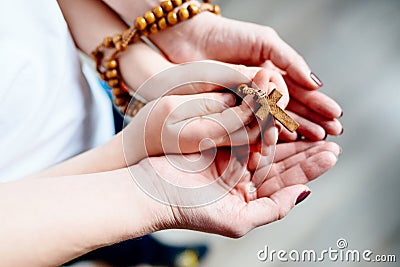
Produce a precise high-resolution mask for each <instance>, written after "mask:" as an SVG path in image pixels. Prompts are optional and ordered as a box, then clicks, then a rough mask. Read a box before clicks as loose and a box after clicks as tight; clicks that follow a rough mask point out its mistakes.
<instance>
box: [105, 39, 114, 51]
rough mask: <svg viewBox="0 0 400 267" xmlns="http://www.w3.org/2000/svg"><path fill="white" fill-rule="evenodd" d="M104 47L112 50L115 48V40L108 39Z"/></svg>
mask: <svg viewBox="0 0 400 267" xmlns="http://www.w3.org/2000/svg"><path fill="white" fill-rule="evenodd" d="M103 45H104V47H106V48H111V47H113V46H114V43H113V39H112V38H111V37H106V38H104V40H103Z"/></svg>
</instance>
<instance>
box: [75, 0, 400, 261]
mask: <svg viewBox="0 0 400 267" xmlns="http://www.w3.org/2000/svg"><path fill="white" fill-rule="evenodd" d="M214 2H215V3H217V4H219V5H221V7H222V11H223V15H224V16H226V17H229V18H234V19H238V20H244V21H249V22H254V23H258V24H262V25H268V26H271V27H273V28H274V29H275V30H276V31H277V32H278V33H279V35H280V36H281V38H283V39H284V40H285V41H286V42H288V43H289V44H290V45H291V46H293V47H294V48H295V49H296V50H297V51H298V52H299V53H300V54H301V55H302V56H303V57H304V58H305V59H306V60H307V62H308V63H309V65H310V66H311V68H312V70H313V71H314V72H315V73H316V74H317V75H318V76H319V77H320V78H321V79H322V81H323V82H324V84H325V86H324V87H323V89H322V91H323V92H325V93H326V94H328V95H329V96H331V97H333V98H334V99H336V100H337V101H338V102H339V103H340V105H341V106H342V108H343V110H344V116H343V118H342V119H341V121H342V123H343V125H344V134H343V135H342V136H340V137H338V138H331V139H330V140H332V141H335V142H337V143H339V144H340V145H341V146H342V148H343V153H342V155H341V156H340V158H339V161H338V163H337V165H336V166H335V167H334V168H333V169H332V170H330V171H329V172H328V173H326V174H325V175H323V177H321V178H320V179H318V180H316V181H314V182H312V183H311V184H310V185H309V186H310V188H311V190H312V194H311V196H310V197H309V198H307V200H306V201H305V202H304V203H302V204H301V205H299V206H298V207H296V208H295V209H294V210H293V211H291V213H290V214H289V215H288V216H287V217H286V218H285V219H283V220H282V221H279V222H278V223H273V224H271V225H267V226H265V227H262V228H258V229H256V230H253V231H252V232H251V233H249V234H248V235H246V236H245V237H243V238H241V239H239V240H233V239H228V238H224V237H220V236H214V235H208V234H201V233H196V232H191V231H180V230H179V231H178V230H170V231H164V232H160V233H156V234H155V236H156V237H157V238H158V239H159V240H161V241H166V243H168V244H174V245H185V246H186V245H190V244H193V245H195V244H199V243H206V244H208V245H209V246H210V252H209V254H208V256H207V258H206V260H205V261H204V262H203V263H202V264H201V266H203V267H221V266H231V267H236V266H238V267H239V266H240V267H243V266H251V267H253V266H287V265H291V264H295V265H296V266H310V265H311V266H319V265H322V264H324V265H327V266H338V265H341V264H346V266H365V262H359V263H354V262H351V263H341V262H331V261H329V260H325V262H324V263H310V262H303V263H301V262H297V263H293V262H292V263H290V262H289V263H283V262H280V261H278V260H276V258H275V260H274V261H273V262H271V261H270V260H267V261H266V262H261V261H260V260H258V258H257V253H258V251H260V250H263V249H265V246H268V248H269V249H270V250H272V249H273V250H277V251H278V250H280V249H283V250H286V251H288V252H289V251H291V250H294V249H296V250H298V251H300V252H301V251H303V250H311V249H313V250H315V251H316V252H317V253H319V252H321V251H322V250H324V249H329V247H332V248H333V249H337V245H336V242H337V241H338V239H345V240H346V242H347V244H348V247H347V248H348V249H357V250H359V251H364V250H366V249H369V250H371V251H373V255H377V254H382V255H393V254H394V255H396V258H397V263H379V264H378V263H375V264H374V263H370V264H369V265H370V266H386V265H389V266H400V264H399V262H400V253H399V252H400V0H381V1H378V0H302V1H295V0H250V1H243V0H216V1H214ZM79 266H92V265H84V264H82V265H79ZM96 266H98V265H96Z"/></svg>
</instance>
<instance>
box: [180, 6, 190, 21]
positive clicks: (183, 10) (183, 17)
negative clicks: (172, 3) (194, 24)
mask: <svg viewBox="0 0 400 267" xmlns="http://www.w3.org/2000/svg"><path fill="white" fill-rule="evenodd" d="M178 17H179V21H185V20H187V19H189V18H190V13H189V11H188V10H187V9H186V8H183V7H182V8H180V9H179V10H178Z"/></svg>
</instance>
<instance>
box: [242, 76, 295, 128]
mask: <svg viewBox="0 0 400 267" xmlns="http://www.w3.org/2000/svg"><path fill="white" fill-rule="evenodd" d="M237 91H238V93H243V94H246V95H254V96H255V97H257V103H259V104H260V105H261V107H260V108H259V109H258V111H257V112H256V116H257V117H258V118H259V119H260V120H264V119H265V118H266V117H267V116H268V114H269V113H271V114H272V116H274V118H275V119H276V120H278V121H279V122H280V123H281V124H282V125H283V126H285V128H286V129H288V130H289V131H290V132H294V131H296V130H297V128H299V124H298V123H297V122H296V121H295V120H294V119H293V118H292V117H290V116H289V115H288V114H287V113H286V112H285V111H284V110H283V109H281V108H280V107H279V106H278V105H277V103H278V101H279V99H281V97H282V94H281V93H280V92H279V91H278V90H276V89H274V90H272V92H271V93H270V94H269V95H267V93H266V92H264V91H262V90H257V89H254V88H251V87H249V86H248V85H247V84H242V85H239V87H238V89H237Z"/></svg>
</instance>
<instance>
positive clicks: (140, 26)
mask: <svg viewBox="0 0 400 267" xmlns="http://www.w3.org/2000/svg"><path fill="white" fill-rule="evenodd" d="M146 27H147V22H146V19H145V18H143V17H137V18H136V21H135V28H136V30H138V31H143V30H144V29H146Z"/></svg>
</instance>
